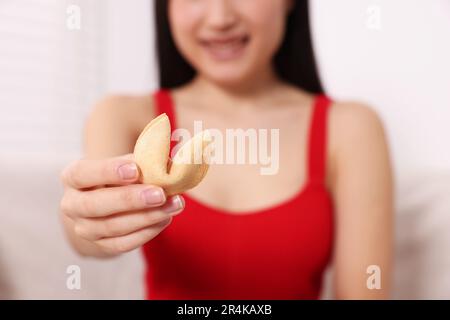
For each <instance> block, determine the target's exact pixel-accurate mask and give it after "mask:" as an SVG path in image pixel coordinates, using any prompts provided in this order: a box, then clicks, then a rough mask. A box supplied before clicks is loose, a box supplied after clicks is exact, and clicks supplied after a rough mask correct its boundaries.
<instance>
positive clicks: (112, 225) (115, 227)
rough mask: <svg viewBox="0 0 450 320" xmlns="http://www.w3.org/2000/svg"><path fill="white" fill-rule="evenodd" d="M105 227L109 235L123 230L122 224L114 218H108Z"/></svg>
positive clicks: (104, 222) (114, 234) (104, 223)
mask: <svg viewBox="0 0 450 320" xmlns="http://www.w3.org/2000/svg"><path fill="white" fill-rule="evenodd" d="M103 229H104V232H105V235H106V236H107V237H108V236H109V237H111V236H116V235H118V234H119V233H120V230H121V228H120V225H119V224H118V223H116V221H115V220H114V219H106V220H105V221H103Z"/></svg>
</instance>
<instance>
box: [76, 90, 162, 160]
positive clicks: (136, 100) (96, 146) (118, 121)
mask: <svg viewBox="0 0 450 320" xmlns="http://www.w3.org/2000/svg"><path fill="white" fill-rule="evenodd" d="M154 116H155V110H154V106H153V99H152V95H151V94H148V95H142V96H131V95H109V96H105V97H104V98H102V99H100V100H99V101H98V102H97V103H96V104H95V105H94V106H93V108H92V111H91V112H90V114H89V116H88V118H87V120H86V124H85V153H86V154H87V156H106V155H111V156H112V155H119V154H124V153H128V152H130V151H131V150H132V146H133V145H134V142H135V140H136V139H137V137H138V135H139V133H140V131H141V130H142V129H143V128H144V127H145V125H146V124H147V123H148V122H149V121H150V120H151V119H153V118H154Z"/></svg>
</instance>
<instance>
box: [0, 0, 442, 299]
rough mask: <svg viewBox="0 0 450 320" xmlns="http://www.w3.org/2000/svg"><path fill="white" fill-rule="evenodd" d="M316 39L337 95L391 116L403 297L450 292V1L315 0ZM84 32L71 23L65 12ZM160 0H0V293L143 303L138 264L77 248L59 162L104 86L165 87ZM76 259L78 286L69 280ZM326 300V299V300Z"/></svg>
mask: <svg viewBox="0 0 450 320" xmlns="http://www.w3.org/2000/svg"><path fill="white" fill-rule="evenodd" d="M311 2H312V6H311V14H312V24H313V25H312V28H313V33H314V44H315V48H316V53H317V57H318V60H319V66H320V71H321V75H322V78H323V80H324V84H325V87H326V89H327V92H328V94H329V95H330V96H331V97H332V98H334V99H351V100H360V101H363V102H366V103H369V104H370V105H372V106H373V107H374V108H375V109H376V110H378V112H379V113H380V115H381V116H382V119H383V120H384V123H385V125H386V129H387V132H388V135H389V139H390V143H391V150H392V153H393V160H394V167H395V177H396V180H397V188H396V189H397V203H396V207H397V212H396V215H397V245H396V247H397V255H396V272H395V290H394V297H395V298H406V299H409V298H419V299H423V298H448V297H450V254H449V251H450V232H449V231H450V197H449V196H448V195H449V194H450V142H449V141H448V137H450V126H449V125H448V124H447V122H448V119H449V117H450V61H449V57H450V0H428V1H426V0H340V1H333V0H314V1H311ZM72 4H74V5H77V6H79V8H80V9H81V29H80V30H70V29H69V28H67V24H66V22H67V19H68V17H69V15H70V14H68V13H67V8H68V7H69V6H70V5H72ZM151 4H152V0H133V1H119V0H97V1H92V0H91V1H89V0H71V1H68V0H0V130H1V135H0V143H1V150H0V165H1V166H2V169H1V171H0V172H1V173H0V176H1V178H2V180H3V183H2V186H1V187H0V201H1V202H0V203H1V209H0V210H1V211H0V298H19V299H34V298H62V299H66V298H67V299H71V298H75V299H78V298H113V299H115V298H125V299H127V298H141V297H142V293H143V291H142V283H143V280H142V276H143V274H142V270H143V267H142V261H141V257H140V253H139V252H133V253H131V254H128V255H125V256H123V257H121V258H118V259H115V260H112V261H108V262H105V261H95V260H89V259H81V258H79V257H77V256H76V255H75V254H74V253H73V252H71V250H70V248H69V247H68V245H67V243H66V241H65V239H64V237H63V233H62V230H61V227H60V225H59V223H58V217H57V210H58V205H59V198H60V196H61V194H62V189H61V186H60V184H59V181H58V175H59V171H60V170H61V168H63V166H64V165H66V164H67V162H69V161H71V160H73V159H76V158H78V157H80V156H81V142H82V136H81V132H82V128H83V123H84V120H85V118H86V115H87V114H88V112H89V110H90V108H91V107H92V104H93V103H94V102H95V101H96V100H97V99H99V98H100V97H102V96H103V95H105V94H111V93H120V94H124V93H125V94H142V93H148V92H150V91H152V90H154V89H155V88H156V81H155V79H156V77H155V58H154V53H153V39H154V34H153V32H154V30H153V22H152V17H153V16H152V14H153V12H152V5H151ZM73 264H76V265H79V266H80V267H81V270H82V288H81V290H74V291H71V290H68V289H67V288H66V278H67V274H66V268H67V267H68V266H69V265H73ZM325 296H327V294H325Z"/></svg>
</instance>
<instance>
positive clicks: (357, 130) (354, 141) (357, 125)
mask: <svg viewBox="0 0 450 320" xmlns="http://www.w3.org/2000/svg"><path fill="white" fill-rule="evenodd" d="M328 128H329V130H328V137H329V144H328V163H329V166H328V167H329V168H328V177H329V179H328V183H329V184H333V182H334V181H335V180H336V176H337V172H338V171H340V170H342V167H349V166H353V167H355V166H358V165H361V164H360V162H365V163H366V164H368V163H370V162H372V161H375V160H377V159H382V158H386V157H387V156H388V146H387V141H386V135H385V130H384V125H383V122H382V120H381V118H380V116H379V115H378V114H377V112H376V111H375V110H374V109H373V107H371V106H369V105H367V104H364V103H360V102H354V101H337V102H334V103H333V106H332V107H331V108H330V113H329V120H328ZM377 161H378V160H377ZM378 162H381V160H380V161H378ZM339 168H341V169H339Z"/></svg>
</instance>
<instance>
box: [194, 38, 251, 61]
mask: <svg viewBox="0 0 450 320" xmlns="http://www.w3.org/2000/svg"><path fill="white" fill-rule="evenodd" d="M249 42H250V37H249V36H248V35H233V36H227V37H209V38H202V39H200V41H199V43H200V45H201V46H202V48H204V49H205V50H206V52H207V53H208V54H209V56H211V57H212V58H213V59H214V60H217V61H230V60H235V59H237V58H239V57H241V56H242V55H243V53H244V51H245V49H246V48H247V46H248V44H249Z"/></svg>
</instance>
